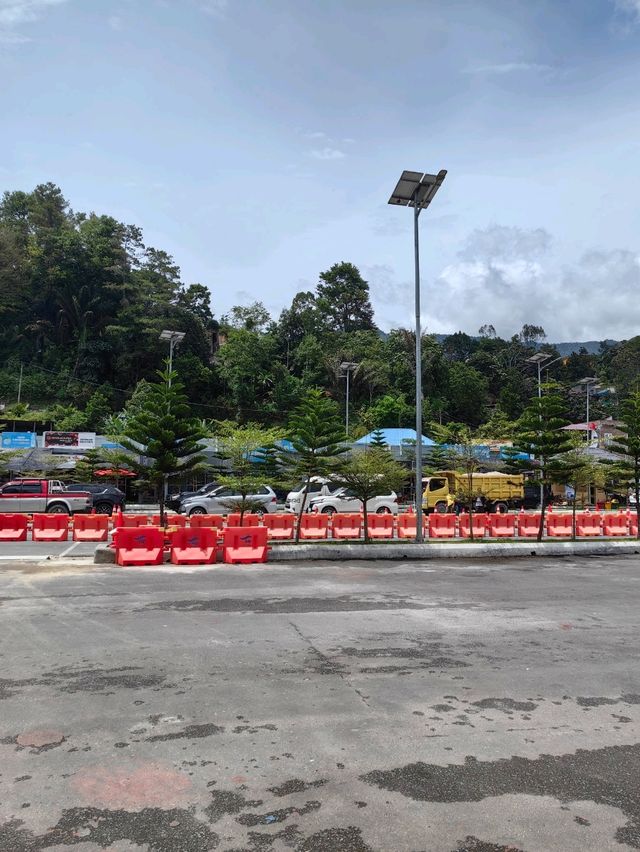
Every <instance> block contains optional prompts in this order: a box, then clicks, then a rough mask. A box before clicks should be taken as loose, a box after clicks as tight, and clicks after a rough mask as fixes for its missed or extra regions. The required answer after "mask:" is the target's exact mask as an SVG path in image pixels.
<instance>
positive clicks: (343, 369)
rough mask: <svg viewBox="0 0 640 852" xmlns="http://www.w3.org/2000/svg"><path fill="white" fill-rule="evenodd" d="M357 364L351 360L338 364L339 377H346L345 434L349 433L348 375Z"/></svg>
mask: <svg viewBox="0 0 640 852" xmlns="http://www.w3.org/2000/svg"><path fill="white" fill-rule="evenodd" d="M359 366H360V365H359V364H354V363H353V362H352V361H343V362H342V364H340V376H341V378H346V379H347V399H346V403H345V410H344V421H345V426H344V431H345V432H346V433H347V435H349V389H350V384H349V377H350V375H351V371H352V370H356V369H357V368H358V367H359Z"/></svg>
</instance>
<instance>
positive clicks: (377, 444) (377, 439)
mask: <svg viewBox="0 0 640 852" xmlns="http://www.w3.org/2000/svg"><path fill="white" fill-rule="evenodd" d="M369 447H370V448H371V449H372V450H386V449H388V446H387V442H386V440H385V437H384V433H383V431H382V429H375V430H374V432H373V434H372V436H371V441H370V442H369Z"/></svg>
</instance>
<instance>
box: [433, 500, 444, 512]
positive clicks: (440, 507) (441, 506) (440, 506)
mask: <svg viewBox="0 0 640 852" xmlns="http://www.w3.org/2000/svg"><path fill="white" fill-rule="evenodd" d="M434 508H435V510H436V512H437V513H438V514H439V515H446V513H447V504H446V503H445V502H444V500H440V502H438V503H436V505H435V507H434Z"/></svg>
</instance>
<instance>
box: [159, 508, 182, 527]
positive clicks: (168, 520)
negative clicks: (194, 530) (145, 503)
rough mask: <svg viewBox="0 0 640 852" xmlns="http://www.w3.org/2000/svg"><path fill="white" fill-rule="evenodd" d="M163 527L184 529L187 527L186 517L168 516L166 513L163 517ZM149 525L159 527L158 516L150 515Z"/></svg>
mask: <svg viewBox="0 0 640 852" xmlns="http://www.w3.org/2000/svg"><path fill="white" fill-rule="evenodd" d="M164 522H165V526H167V527H186V525H187V517H186V515H176V514H173V515H171V514H169V512H167V513H166V514H165V516H164ZM151 523H152V525H153V526H154V527H159V526H160V515H159V514H158V515H152V516H151Z"/></svg>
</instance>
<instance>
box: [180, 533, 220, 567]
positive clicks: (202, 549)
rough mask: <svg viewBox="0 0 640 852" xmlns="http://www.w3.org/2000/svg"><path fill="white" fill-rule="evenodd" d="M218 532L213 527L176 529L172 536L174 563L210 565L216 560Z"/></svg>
mask: <svg viewBox="0 0 640 852" xmlns="http://www.w3.org/2000/svg"><path fill="white" fill-rule="evenodd" d="M217 546H218V533H217V530H216V529H215V528H213V527H189V528H186V527H185V528H183V529H179V530H176V531H175V532H174V533H173V535H172V537H171V562H172V563H173V564H174V565H210V564H211V563H212V562H215V561H216V548H217Z"/></svg>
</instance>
